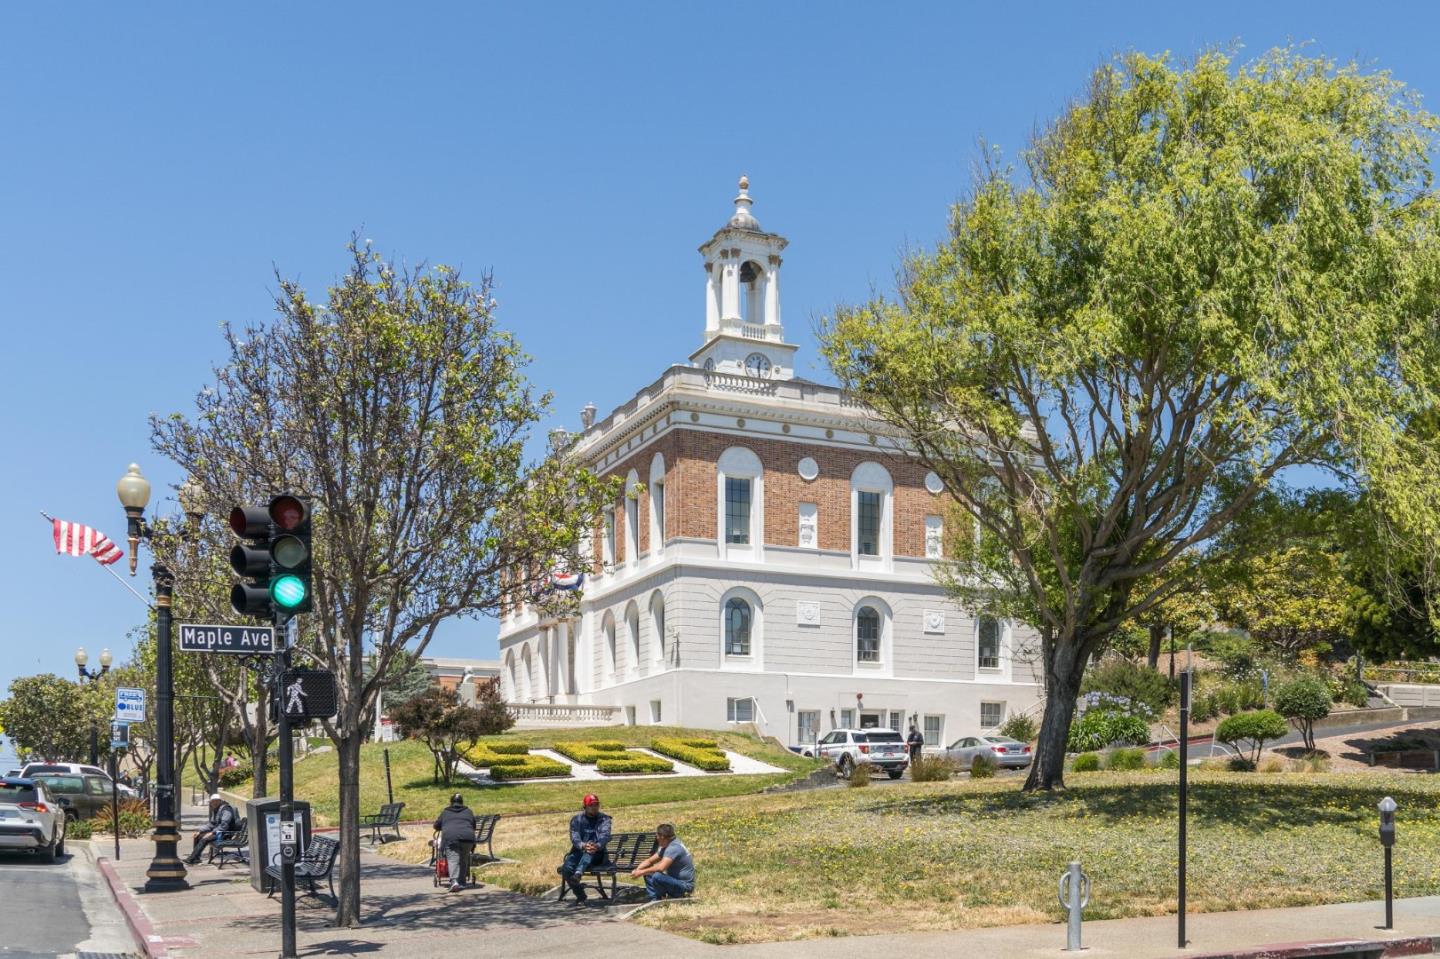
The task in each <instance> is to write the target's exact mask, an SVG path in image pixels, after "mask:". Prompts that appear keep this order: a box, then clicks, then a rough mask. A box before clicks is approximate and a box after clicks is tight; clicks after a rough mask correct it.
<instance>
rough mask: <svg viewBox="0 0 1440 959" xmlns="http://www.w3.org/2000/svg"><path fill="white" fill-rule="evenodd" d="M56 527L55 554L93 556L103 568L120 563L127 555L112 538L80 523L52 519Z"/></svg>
mask: <svg viewBox="0 0 1440 959" xmlns="http://www.w3.org/2000/svg"><path fill="white" fill-rule="evenodd" d="M51 523H52V524H53V525H54V527H55V552H56V553H65V554H67V555H70V556H93V557H95V561H96V562H97V563H99V564H100V565H101V566H109V565H110V564H111V563H118V562H119V561H120V559H121V558H122V557H123V556H124V555H125V552H124V550H122V549H120V547H118V546H116V545H115V544H114V543H112V542H111V541H110V537H108V536H106V535H105V534H104V533H102V532H100V531H99V530H98V529H92V528H91V527H89V526H85V525H82V524H80V523H71V522H67V521H66V520H63V519H52V520H51Z"/></svg>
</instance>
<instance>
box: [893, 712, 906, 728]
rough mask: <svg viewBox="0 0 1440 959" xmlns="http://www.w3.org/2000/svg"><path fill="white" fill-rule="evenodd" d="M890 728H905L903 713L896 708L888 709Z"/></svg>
mask: <svg viewBox="0 0 1440 959" xmlns="http://www.w3.org/2000/svg"><path fill="white" fill-rule="evenodd" d="M890 728H891V729H893V730H895V731H896V732H902V731H903V730H904V729H905V714H904V713H902V712H900V711H899V710H898V709H892V710H890Z"/></svg>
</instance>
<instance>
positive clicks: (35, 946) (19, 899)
mask: <svg viewBox="0 0 1440 959" xmlns="http://www.w3.org/2000/svg"><path fill="white" fill-rule="evenodd" d="M75 846H76V847H77V848H72V849H71V850H70V852H69V854H68V855H66V856H62V857H61V858H60V860H59V861H57V862H56V863H54V864H53V865H50V864H46V863H42V862H40V861H39V860H37V859H36V858H34V856H32V855H30V854H28V853H15V852H8V851H6V852H0V956H3V957H5V959H30V957H36V959H39V957H45V959H55V957H57V956H59V957H70V956H75V957H84V956H87V955H107V956H114V955H125V954H132V953H136V954H138V950H137V949H136V947H135V942H134V940H133V939H132V938H131V936H130V931H129V929H128V928H127V927H126V925H125V918H124V916H122V915H121V913H120V910H119V908H118V907H117V906H116V905H115V900H114V898H113V897H112V896H111V895H110V890H109V888H108V887H107V886H106V885H105V880H104V877H103V876H101V875H100V871H99V870H98V869H96V867H95V864H94V863H93V862H92V861H91V860H90V858H89V857H88V856H87V855H86V854H85V852H84V851H83V844H79V843H77V844H75Z"/></svg>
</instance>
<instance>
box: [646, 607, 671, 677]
mask: <svg viewBox="0 0 1440 959" xmlns="http://www.w3.org/2000/svg"><path fill="white" fill-rule="evenodd" d="M650 628H651V629H652V630H653V631H654V636H655V638H654V640H652V641H651V644H650V651H651V655H652V656H653V657H654V659H655V662H657V663H662V664H663V663H665V662H666V656H665V654H666V653H667V652H668V650H666V648H665V641H666V637H665V594H664V593H661V592H658V591H657V592H656V593H655V596H654V597H653V598H652V599H651V600H650Z"/></svg>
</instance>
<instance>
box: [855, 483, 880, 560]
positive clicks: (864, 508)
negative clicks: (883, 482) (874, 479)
mask: <svg viewBox="0 0 1440 959" xmlns="http://www.w3.org/2000/svg"><path fill="white" fill-rule="evenodd" d="M880 496H881V494H879V493H872V492H870V491H869V490H860V491H859V492H857V493H856V494H855V508H856V520H855V539H856V549H857V550H858V551H859V553H860V555H861V556H879V555H880Z"/></svg>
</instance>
